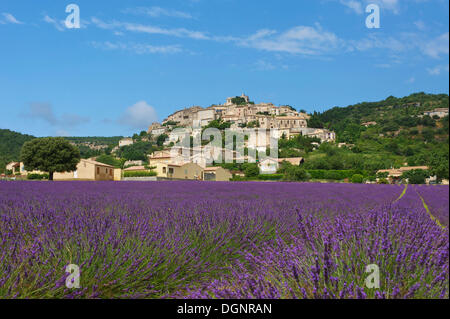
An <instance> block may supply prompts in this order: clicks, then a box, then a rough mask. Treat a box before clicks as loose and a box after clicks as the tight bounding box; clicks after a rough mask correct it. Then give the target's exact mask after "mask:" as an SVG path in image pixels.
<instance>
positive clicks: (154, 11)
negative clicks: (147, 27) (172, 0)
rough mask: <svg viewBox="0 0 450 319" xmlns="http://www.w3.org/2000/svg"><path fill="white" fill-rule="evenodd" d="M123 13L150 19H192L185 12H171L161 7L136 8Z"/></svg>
mask: <svg viewBox="0 0 450 319" xmlns="http://www.w3.org/2000/svg"><path fill="white" fill-rule="evenodd" d="M123 12H124V13H130V14H142V15H147V16H149V17H152V18H158V17H161V16H166V17H172V18H182V19H192V15H191V14H190V13H187V12H182V11H177V10H172V9H164V8H161V7H150V8H148V7H137V8H128V9H125V10H123Z"/></svg>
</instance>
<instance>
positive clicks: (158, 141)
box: [156, 134, 169, 146]
mask: <svg viewBox="0 0 450 319" xmlns="http://www.w3.org/2000/svg"><path fill="white" fill-rule="evenodd" d="M168 138H169V136H168V135H167V134H161V135H159V136H158V138H157V139H156V145H158V146H163V144H164V142H165V141H166V139H168Z"/></svg>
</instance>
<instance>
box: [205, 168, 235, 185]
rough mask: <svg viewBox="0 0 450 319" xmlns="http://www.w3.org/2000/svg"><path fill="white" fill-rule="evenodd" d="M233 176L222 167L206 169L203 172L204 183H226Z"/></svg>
mask: <svg viewBox="0 0 450 319" xmlns="http://www.w3.org/2000/svg"><path fill="white" fill-rule="evenodd" d="M232 177H233V175H232V174H231V173H230V171H229V170H227V169H225V168H223V167H207V168H205V169H204V171H203V180H204V181H217V182H219V181H221V182H228V181H229V180H230V179H231V178H232Z"/></svg>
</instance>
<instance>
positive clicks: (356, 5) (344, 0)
mask: <svg viewBox="0 0 450 319" xmlns="http://www.w3.org/2000/svg"><path fill="white" fill-rule="evenodd" d="M339 2H340V3H341V4H343V5H344V6H346V7H348V8H350V9H351V10H353V11H354V12H356V13H357V14H362V13H363V12H364V11H363V6H362V3H361V2H360V1H356V0H340V1H339Z"/></svg>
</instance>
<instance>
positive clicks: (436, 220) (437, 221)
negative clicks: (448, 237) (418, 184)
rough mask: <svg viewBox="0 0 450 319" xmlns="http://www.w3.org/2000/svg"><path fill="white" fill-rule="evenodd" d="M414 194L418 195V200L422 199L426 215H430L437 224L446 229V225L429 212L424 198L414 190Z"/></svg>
mask: <svg viewBox="0 0 450 319" xmlns="http://www.w3.org/2000/svg"><path fill="white" fill-rule="evenodd" d="M416 194H417V195H419V197H420V200H421V201H422V204H423V207H424V208H425V210H426V211H427V213H428V215H430V218H431V219H432V220H433V221H434V222H435V223H436V224H437V225H438V226H439V227H441V228H442V229H443V230H445V229H446V227H445V226H444V225H442V224H441V222H440V221H439V219H437V218H436V217H434V216H433V214H432V213H431V212H430V208H429V207H428V205H427V203H426V202H425V200H424V199H423V197H422V196H421V195H420V194H419V193H418V192H417V191H416Z"/></svg>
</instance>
